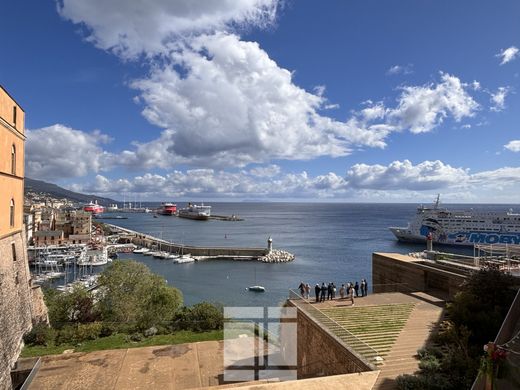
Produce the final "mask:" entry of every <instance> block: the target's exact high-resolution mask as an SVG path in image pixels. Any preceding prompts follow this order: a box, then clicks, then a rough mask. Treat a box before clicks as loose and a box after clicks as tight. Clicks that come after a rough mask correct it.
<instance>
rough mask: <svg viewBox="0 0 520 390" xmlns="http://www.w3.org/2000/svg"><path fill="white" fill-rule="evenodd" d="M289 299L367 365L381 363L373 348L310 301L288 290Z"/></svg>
mask: <svg viewBox="0 0 520 390" xmlns="http://www.w3.org/2000/svg"><path fill="white" fill-rule="evenodd" d="M289 299H290V300H291V301H293V302H294V304H295V305H296V306H297V307H298V308H300V309H302V310H304V311H305V312H306V313H308V314H309V315H311V316H312V317H313V318H314V319H315V320H316V321H318V322H320V323H322V324H323V325H325V326H326V327H327V328H329V330H330V331H331V332H332V333H333V334H334V335H336V336H337V337H339V338H340V340H342V341H343V342H344V343H345V344H347V346H349V347H350V348H351V349H352V350H353V351H354V352H355V353H357V354H358V355H360V356H361V357H362V358H364V359H366V360H368V363H369V364H372V365H379V364H382V363H383V358H382V357H381V356H380V355H379V352H377V351H376V350H375V349H374V348H372V347H371V346H370V345H368V344H367V343H365V342H364V341H363V340H361V339H359V338H358V337H357V336H356V335H354V334H353V333H352V332H351V331H349V330H348V329H347V328H346V327H345V326H343V325H341V324H340V323H338V322H337V321H336V320H334V319H333V318H331V317H329V316H328V315H327V314H325V313H324V312H323V311H321V310H320V309H318V308H317V307H316V306H314V305H313V304H312V303H311V301H310V300H308V299H306V298H304V297H302V296H301V295H300V294H299V293H298V292H296V291H294V290H289Z"/></svg>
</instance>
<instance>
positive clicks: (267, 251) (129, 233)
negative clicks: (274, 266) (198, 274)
mask: <svg viewBox="0 0 520 390" xmlns="http://www.w3.org/2000/svg"><path fill="white" fill-rule="evenodd" d="M104 224H105V225H106V226H108V227H109V228H110V229H111V230H112V231H113V232H116V233H117V234H118V236H119V243H128V244H130V243H131V244H134V245H137V246H140V247H146V248H150V249H159V250H162V251H166V252H170V253H184V254H188V253H189V254H190V255H191V256H192V257H193V258H194V259H195V260H256V261H262V262H264V263H285V262H288V261H292V260H294V258H295V256H294V255H293V254H291V253H289V252H286V251H283V250H279V249H273V240H272V238H271V237H269V239H268V240H267V248H265V247H264V248H247V247H199V246H192V245H180V244H176V243H173V242H168V241H166V240H161V239H159V238H157V237H153V236H150V235H148V234H143V233H139V232H136V231H133V230H130V229H126V228H122V227H120V226H116V225H112V224H109V223H104Z"/></svg>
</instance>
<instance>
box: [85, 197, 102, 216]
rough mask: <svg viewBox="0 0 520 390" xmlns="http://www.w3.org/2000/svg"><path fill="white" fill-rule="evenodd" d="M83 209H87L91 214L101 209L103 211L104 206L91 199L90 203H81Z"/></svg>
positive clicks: (97, 212)
mask: <svg viewBox="0 0 520 390" xmlns="http://www.w3.org/2000/svg"><path fill="white" fill-rule="evenodd" d="M83 211H88V212H90V213H92V214H101V213H102V212H103V211H105V208H104V207H103V206H101V205H99V204H97V200H96V203H93V202H92V201H91V202H90V203H87V204H84V205H83Z"/></svg>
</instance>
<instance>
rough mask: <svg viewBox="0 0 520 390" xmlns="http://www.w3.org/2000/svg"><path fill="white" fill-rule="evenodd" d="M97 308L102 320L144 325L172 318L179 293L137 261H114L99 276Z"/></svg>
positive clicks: (179, 300)
mask: <svg viewBox="0 0 520 390" xmlns="http://www.w3.org/2000/svg"><path fill="white" fill-rule="evenodd" d="M99 285H100V296H99V303H98V304H99V309H100V311H101V314H102V317H103V320H104V321H110V322H115V323H118V324H119V325H121V326H129V327H136V328H139V329H146V328H148V327H150V326H152V325H160V324H161V323H165V322H168V321H170V320H171V319H172V317H173V315H174V313H175V312H176V311H177V309H178V308H179V307H180V306H181V305H182V301H183V299H182V294H181V292H180V291H179V290H178V289H176V288H174V287H169V286H168V285H167V284H166V281H165V280H164V278H162V277H160V276H158V275H155V274H153V273H152V272H151V271H150V269H149V268H148V267H146V265H144V264H142V263H138V262H136V261H133V260H130V261H114V262H113V263H112V264H111V265H109V266H108V267H107V268H106V269H105V270H104V271H103V272H102V273H101V276H100V277H99Z"/></svg>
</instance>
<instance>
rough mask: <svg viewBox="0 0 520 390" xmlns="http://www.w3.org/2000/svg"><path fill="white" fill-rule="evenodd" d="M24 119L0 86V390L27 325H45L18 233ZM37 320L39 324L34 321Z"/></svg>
mask: <svg viewBox="0 0 520 390" xmlns="http://www.w3.org/2000/svg"><path fill="white" fill-rule="evenodd" d="M24 119H25V113H24V111H23V109H22V108H21V107H20V105H19V104H18V103H16V101H15V100H14V99H13V98H12V97H11V96H10V95H9V94H8V93H7V91H6V90H5V89H4V88H3V87H2V86H0V189H1V190H0V297H1V299H0V332H1V334H2V337H0V388H1V389H4V388H7V389H8V388H10V387H11V377H10V370H11V368H12V367H13V365H14V364H15V363H16V360H17V359H18V356H19V354H20V351H21V349H22V347H23V336H24V334H25V333H27V332H28V331H29V330H30V329H31V327H32V324H33V321H34V322H36V321H38V320H46V312H45V311H44V310H42V309H43V308H44V307H45V305H44V304H43V299H42V294H41V290H40V288H39V287H33V286H32V283H31V274H30V272H29V265H28V263H27V246H26V238H25V231H24V227H23V211H24V210H23V203H24V193H23V192H24V141H25V130H24ZM38 316H41V318H40V319H38V318H37V317H38Z"/></svg>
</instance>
